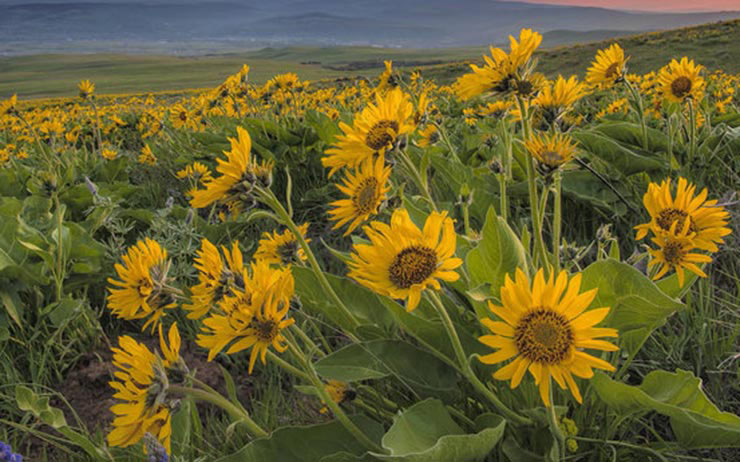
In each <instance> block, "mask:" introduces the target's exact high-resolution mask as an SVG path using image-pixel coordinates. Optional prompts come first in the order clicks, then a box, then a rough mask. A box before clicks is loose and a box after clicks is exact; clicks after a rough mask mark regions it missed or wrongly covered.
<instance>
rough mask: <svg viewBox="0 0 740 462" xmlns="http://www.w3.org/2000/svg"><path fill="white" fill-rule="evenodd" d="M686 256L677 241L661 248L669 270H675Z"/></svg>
mask: <svg viewBox="0 0 740 462" xmlns="http://www.w3.org/2000/svg"><path fill="white" fill-rule="evenodd" d="M685 256H686V251H685V250H684V249H683V246H682V245H681V243H680V242H678V241H668V242H667V243H666V244H665V245H664V246H663V258H664V259H665V261H666V263H668V264H669V265H670V266H671V268H675V267H677V266H679V265H680V264H681V262H682V261H683V258H684V257H685Z"/></svg>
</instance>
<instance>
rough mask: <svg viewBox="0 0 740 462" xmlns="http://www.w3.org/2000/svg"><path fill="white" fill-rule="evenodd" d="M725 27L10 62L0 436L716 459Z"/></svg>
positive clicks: (305, 451) (731, 349)
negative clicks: (443, 47)
mask: <svg viewBox="0 0 740 462" xmlns="http://www.w3.org/2000/svg"><path fill="white" fill-rule="evenodd" d="M733 34H734V35H733ZM738 35H740V22H730V23H721V24H713V25H707V26H700V27H696V28H688V29H681V30H676V31H670V32H663V33H656V34H647V35H641V36H634V37H625V38H620V39H619V40H616V41H615V42H616V43H615V42H599V43H595V44H589V45H580V46H574V47H563V48H558V49H540V47H541V40H542V36H541V35H540V34H539V33H537V32H536V31H532V30H529V29H523V30H522V31H521V33H520V34H519V35H518V36H517V37H512V38H511V41H510V43H508V44H506V45H505V46H503V47H501V48H496V47H491V48H490V49H488V48H485V49H480V50H469V51H465V52H464V51H461V50H448V51H447V52H446V53H448V54H444V53H438V54H437V55H436V56H435V55H434V53H433V52H428V51H425V52H423V53H422V52H417V51H405V52H401V51H396V54H390V56H387V57H388V58H392V60H391V59H388V60H386V61H385V62H384V63H383V65H382V67H381V68H380V69H377V68H376V67H375V66H376V63H377V61H378V60H381V59H382V58H383V57H386V56H383V53H384V52H385V50H374V49H367V50H365V52H364V53H359V54H358V53H355V52H354V51H356V50H352V49H338V50H333V51H332V50H303V49H288V50H282V51H281V50H263V51H261V52H258V53H256V54H251V55H247V56H248V58H247V59H245V57H244V56H233V57H228V58H226V57H204V58H199V59H201V60H202V61H205V62H209V63H211V64H212V65H208V66H204V65H203V62H200V63H199V64H198V65H197V66H196V63H195V61H197V60H196V59H195V58H188V59H180V58H171V59H170V60H169V61H166V60H161V59H159V58H144V57H142V58H131V57H126V58H122V59H121V60H120V61H116V59H117V58H111V60H108V58H106V57H92V56H91V57H63V56H60V57H31V58H13V62H14V63H16V65H17V66H19V67H18V68H10V69H9V70H8V69H5V70H4V71H3V72H5V73H6V75H9V74H7V73H11V74H13V75H15V77H14V79H15V80H11V81H8V80H5V79H2V81H3V84H2V85H3V87H0V91H1V92H3V94H4V93H8V94H9V93H10V92H13V91H18V93H19V94H20V95H25V96H33V95H46V96H54V97H49V98H45V99H24V98H20V99H19V98H17V97H16V96H9V97H7V98H5V99H2V100H0V165H1V166H2V167H1V168H0V215H1V216H2V221H0V377H2V379H1V380H0V409H1V411H0V442H2V444H0V460H9V461H14V462H16V461H20V460H21V459H20V458H19V457H18V456H23V460H26V461H28V460H31V461H59V460H70V461H88V460H92V461H113V460H115V461H119V460H120V461H138V460H149V461H155V462H164V461H169V460H173V461H211V460H216V461H221V462H231V461H252V460H254V461H264V460H268V461H310V462H357V461H361V462H369V461H419V462H421V461H428V462H433V461H440V462H441V461H444V462H472V461H486V462H493V461H511V462H519V461H590V462H596V461H602V460H603V461H635V460H640V461H674V460H681V461H723V462H729V461H734V460H737V459H738V456H740V450H739V449H738V448H740V417H739V416H738V413H739V412H740V387H739V386H738V383H740V382H738V379H740V367H739V366H738V361H737V359H738V358H739V357H740V353H738V347H739V346H738V340H737V339H738V334H739V333H740V322H738V312H740V311H739V310H740V302H738V300H740V297H739V296H740V265H739V264H738V262H740V247H739V245H738V236H739V235H740V234H739V233H740V229H739V226H738V223H740V216H739V215H740V213H738V197H737V194H738V191H739V190H740V174H738V172H740V157H739V156H738V153H739V152H740V109H739V108H740V96H739V95H738V89H739V87H740V74H738V73H739V72H740V68H738V67H737V66H738V63H739V62H740V60H736V59H735V60H734V59H733V58H732V57H733V56H734V54H733V53H737V52H738V49H737V47H733V46H732V44H731V42H732V37H736V36H738ZM728 37H729V38H728ZM468 52H469V53H470V54H474V55H477V56H479V55H480V54H483V59H479V58H475V59H474V62H475V63H477V64H472V65H470V64H469V63H464V62H460V61H457V59H459V57H460V54H461V53H468ZM466 58H467V56H466ZM24 59H25V60H26V61H25V62H24V61H23V60H24ZM470 59H471V60H473V58H472V57H470ZM74 60H81V61H77V62H82V61H85V62H87V63H88V66H87V67H85V68H82V69H81V70H79V71H74V72H72V71H69V73H67V74H64V75H59V73H55V72H53V70H54V69H60V68H61V67H65V68H67V67H68V65H69V63H71V62H73V61H74ZM103 60H107V61H108V62H109V63H112V64H108V65H109V66H111V67H110V68H107V69H104V70H101V69H97V70H96V67H98V65H97V64H96V63H100V62H102V61H103ZM132 60H134V61H136V62H137V63H138V64H135V63H132ZM209 60H212V61H209ZM393 60H395V61H393ZM245 61H246V64H244V62H245ZM301 62H303V63H304V64H300V63H301ZM21 63H25V64H24V65H23V67H22V68H21ZM236 63H238V64H236ZM296 63H298V65H299V66H306V67H305V68H300V67H298V68H296V67H295V66H296ZM399 64H402V65H403V67H402V68H399V67H400V66H399ZM170 65H171V66H172V67H170V68H169V71H167V72H163V70H164V69H167V66H170ZM55 66H56V67H55ZM731 66H736V67H734V68H733V67H731ZM226 68H230V75H229V76H228V77H227V78H225V79H223V80H222V81H220V82H219V83H218V84H215V85H213V86H212V87H209V88H204V89H197V88H198V87H200V86H209V85H211V83H212V80H210V79H213V78H215V77H214V76H215V75H217V74H218V73H220V72H223V69H226ZM120 69H128V71H127V72H129V74H128V75H127V74H126V73H125V72H122V71H120ZM50 71H52V72H50ZM288 71H290V72H288ZM292 71H296V72H297V73H294V72H292ZM303 71H306V73H305V74H304V73H302V72H303ZM37 72H40V73H45V72H50V73H51V74H54V77H53V78H51V77H50V78H49V79H36V78H34V77H33V76H34V75H37V74H34V73H37ZM76 72H80V74H76ZM96 72H102V73H101V74H96ZM313 72H315V73H313ZM104 76H107V77H104ZM72 79H74V84H69V83H68V82H69V80H72ZM199 79H202V80H199ZM7 82H10V83H7ZM65 82H66V86H64V85H63V83H65ZM146 85H148V86H146ZM142 86H146V89H144V87H142ZM11 88H12V89H11ZM70 88H72V91H74V93H75V94H74V96H64V97H57V96H56V95H61V94H65V93H68V92H69V91H70ZM15 89H17V90H15ZM126 91H132V92H133V91H141V93H136V94H133V93H132V94H125V93H124V92H126ZM105 93H113V94H105Z"/></svg>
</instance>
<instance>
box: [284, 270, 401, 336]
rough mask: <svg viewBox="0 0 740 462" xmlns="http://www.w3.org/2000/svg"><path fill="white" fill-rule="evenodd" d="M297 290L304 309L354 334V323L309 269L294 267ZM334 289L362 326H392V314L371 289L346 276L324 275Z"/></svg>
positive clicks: (384, 327)
mask: <svg viewBox="0 0 740 462" xmlns="http://www.w3.org/2000/svg"><path fill="white" fill-rule="evenodd" d="M292 271H293V277H294V278H295V291H296V293H297V294H298V295H300V297H301V302H302V303H303V305H304V307H305V308H306V309H308V310H310V311H314V312H318V313H321V314H323V315H324V316H326V317H327V318H328V319H330V320H331V321H332V322H334V323H335V324H336V325H338V326H339V327H342V328H343V329H345V330H347V331H350V332H351V331H352V324H351V321H350V320H349V319H348V318H347V316H346V315H345V314H344V313H343V312H342V311H341V310H340V309H339V308H338V307H337V306H336V305H335V303H334V302H333V301H332V299H331V298H329V296H328V295H327V294H326V293H325V292H324V289H323V288H322V287H321V284H319V281H318V279H317V278H316V275H315V274H314V272H313V271H312V270H311V269H310V268H301V267H295V266H294V267H293V269H292ZM324 274H325V275H326V278H327V279H328V280H329V284H331V286H332V288H333V289H334V290H335V291H336V293H337V295H338V296H339V298H340V299H342V301H343V302H344V304H345V305H346V306H347V308H348V309H349V310H350V312H351V313H352V315H353V316H355V318H357V319H358V320H359V321H360V324H371V325H376V326H378V327H380V328H381V329H387V328H389V327H390V326H392V325H393V320H392V317H391V315H390V314H389V313H388V310H386V309H385V308H384V306H383V303H382V302H381V301H380V298H379V297H378V296H377V295H376V294H374V293H373V292H371V291H370V290H368V289H366V288H364V287H362V286H360V285H359V284H357V283H355V282H354V281H351V280H350V279H347V278H345V277H340V276H335V275H333V274H328V273H324Z"/></svg>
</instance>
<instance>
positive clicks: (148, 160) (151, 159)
mask: <svg viewBox="0 0 740 462" xmlns="http://www.w3.org/2000/svg"><path fill="white" fill-rule="evenodd" d="M139 163H142V164H145V165H151V166H154V165H157V156H155V155H154V153H153V152H152V148H151V147H149V144H145V145H144V147H143V148H141V154H139Z"/></svg>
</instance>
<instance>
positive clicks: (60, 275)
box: [54, 193, 66, 302]
mask: <svg viewBox="0 0 740 462" xmlns="http://www.w3.org/2000/svg"><path fill="white" fill-rule="evenodd" d="M54 206H55V208H56V215H57V217H56V218H57V261H56V271H55V273H56V274H55V275H54V280H55V283H56V297H57V302H59V301H61V300H62V291H63V287H64V272H65V269H66V268H65V264H64V238H63V231H64V229H63V222H64V212H63V210H62V208H61V203H60V201H59V193H55V194H54Z"/></svg>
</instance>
